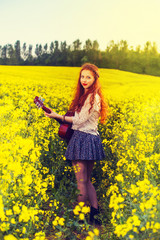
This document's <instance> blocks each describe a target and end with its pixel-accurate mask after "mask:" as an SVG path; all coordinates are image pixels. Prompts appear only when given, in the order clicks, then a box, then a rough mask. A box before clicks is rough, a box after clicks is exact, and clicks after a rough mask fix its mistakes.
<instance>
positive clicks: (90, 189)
mask: <svg viewBox="0 0 160 240" xmlns="http://www.w3.org/2000/svg"><path fill="white" fill-rule="evenodd" d="M93 166H94V161H87V193H88V199H89V202H90V204H91V206H92V207H94V208H96V209H97V208H98V201H97V194H96V190H95V188H94V186H93V184H92V182H91V173H92V170H93Z"/></svg>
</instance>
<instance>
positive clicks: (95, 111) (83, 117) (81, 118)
mask: <svg viewBox="0 0 160 240" xmlns="http://www.w3.org/2000/svg"><path fill="white" fill-rule="evenodd" d="M90 107H91V104H90V96H88V98H87V99H86V102H85V104H84V106H83V107H82V109H81V111H80V112H79V113H77V112H76V113H75V116H74V117H73V124H75V125H81V124H83V123H85V122H86V121H87V120H89V119H90V118H92V117H93V116H94V115H96V116H97V115H99V112H100V107H101V102H100V96H99V95H98V94H96V96H95V100H94V104H93V108H92V109H91V110H90V112H89V109H90Z"/></svg>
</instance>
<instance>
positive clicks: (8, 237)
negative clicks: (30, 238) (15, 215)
mask: <svg viewBox="0 0 160 240" xmlns="http://www.w3.org/2000/svg"><path fill="white" fill-rule="evenodd" d="M4 240H17V238H16V237H14V236H13V235H12V234H9V235H6V236H4Z"/></svg>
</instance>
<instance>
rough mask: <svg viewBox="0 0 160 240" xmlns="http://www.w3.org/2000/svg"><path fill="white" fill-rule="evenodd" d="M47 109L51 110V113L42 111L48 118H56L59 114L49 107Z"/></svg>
mask: <svg viewBox="0 0 160 240" xmlns="http://www.w3.org/2000/svg"><path fill="white" fill-rule="evenodd" d="M49 110H50V111H51V113H46V112H44V114H45V115H46V117H49V118H57V117H58V116H59V115H58V114H57V113H56V112H53V110H52V109H51V108H49Z"/></svg>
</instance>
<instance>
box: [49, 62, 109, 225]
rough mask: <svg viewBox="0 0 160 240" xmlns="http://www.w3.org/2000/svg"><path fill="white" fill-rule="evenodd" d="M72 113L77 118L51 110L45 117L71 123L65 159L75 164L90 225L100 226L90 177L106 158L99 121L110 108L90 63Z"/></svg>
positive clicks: (83, 70)
mask: <svg viewBox="0 0 160 240" xmlns="http://www.w3.org/2000/svg"><path fill="white" fill-rule="evenodd" d="M69 110H71V111H74V112H75V115H74V116H73V117H70V116H61V115H59V114H57V113H55V112H53V111H52V110H51V113H50V114H48V113H45V115H46V116H47V117H50V118H59V119H60V120H62V121H63V122H68V123H72V129H73V130H74V133H73V135H72V138H71V140H70V141H69V144H68V146H67V150H66V153H65V157H66V159H67V160H71V161H72V165H73V167H74V170H75V176H76V180H77V188H78V190H79V192H80V194H79V195H78V202H84V203H86V201H87V199H88V200H89V202H90V205H91V212H90V222H91V223H95V224H98V225H101V221H100V220H98V219H97V217H96V216H97V215H98V214H99V207H98V201H97V195H96V191H95V188H94V186H93V185H92V183H91V173H92V169H93V166H94V162H95V161H99V160H102V159H104V158H105V154H104V149H103V146H102V143H101V139H100V136H99V133H98V131H97V126H98V120H99V117H101V123H103V122H104V121H105V118H106V113H107V105H106V103H105V101H104V97H103V95H102V92H101V87H100V83H99V73H98V68H97V67H96V66H95V65H93V64H90V63H86V64H84V65H83V66H82V67H81V70H80V74H79V79H78V84H77V88H76V92H75V96H74V98H73V101H72V103H71V105H70V108H69Z"/></svg>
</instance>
